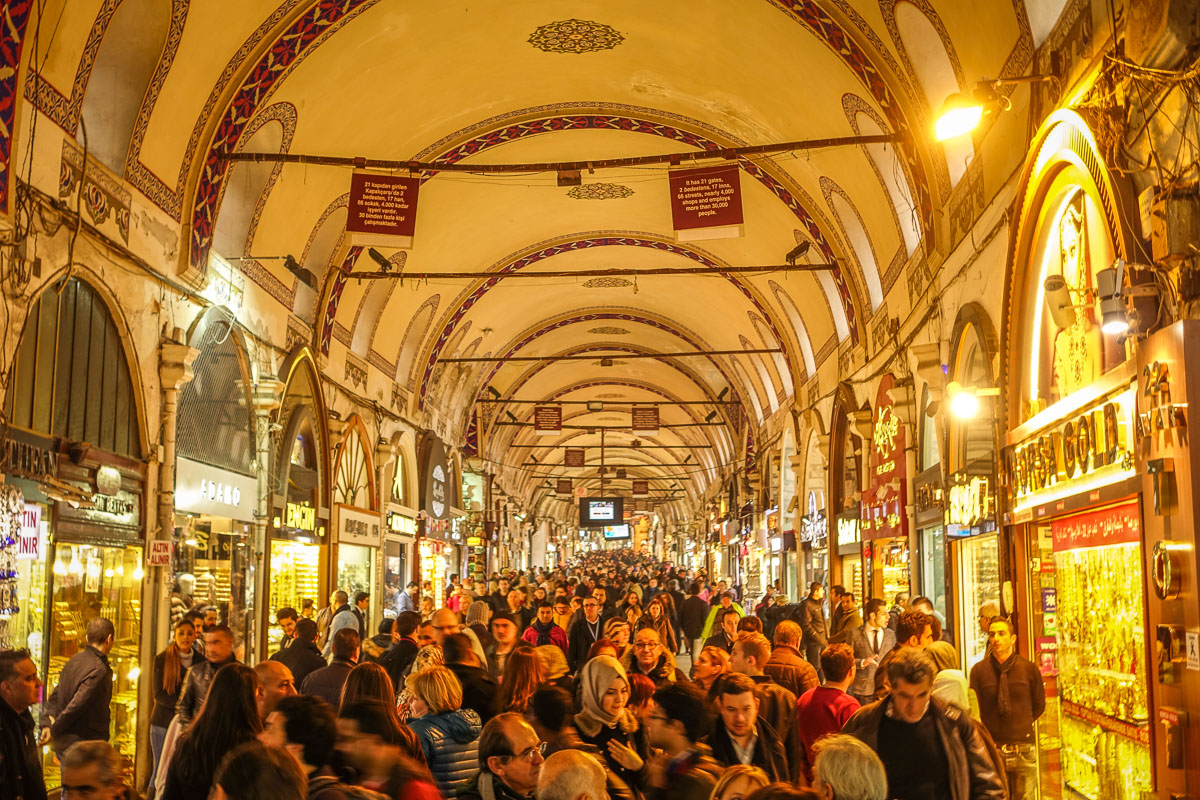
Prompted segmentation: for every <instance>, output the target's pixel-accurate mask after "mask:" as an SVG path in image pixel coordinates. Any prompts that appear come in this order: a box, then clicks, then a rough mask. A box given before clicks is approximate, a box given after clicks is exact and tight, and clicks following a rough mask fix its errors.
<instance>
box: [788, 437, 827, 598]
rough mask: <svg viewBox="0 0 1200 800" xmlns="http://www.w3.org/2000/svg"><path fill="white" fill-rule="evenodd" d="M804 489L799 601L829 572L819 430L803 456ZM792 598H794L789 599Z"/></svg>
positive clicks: (800, 511)
mask: <svg viewBox="0 0 1200 800" xmlns="http://www.w3.org/2000/svg"><path fill="white" fill-rule="evenodd" d="M803 475H804V488H803V490H802V492H801V494H800V496H799V500H800V509H799V510H798V512H797V517H798V518H799V525H798V527H799V532H800V533H799V537H798V539H799V546H800V559H801V565H800V569H801V573H800V576H799V578H798V582H797V586H796V589H795V592H794V599H795V600H796V601H797V602H798V601H799V600H801V599H802V598H803V597H804V596H805V595H806V594H808V587H809V586H810V585H812V584H813V583H814V582H816V583H825V582H826V578H827V577H828V575H829V517H828V516H827V512H826V506H825V456H824V454H822V453H821V447H820V444H819V438H818V436H817V434H816V433H813V434H812V435H811V436H809V439H808V447H806V448H805V455H804V473H803ZM789 599H792V598H789Z"/></svg>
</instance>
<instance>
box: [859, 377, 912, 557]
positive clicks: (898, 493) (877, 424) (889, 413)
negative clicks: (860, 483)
mask: <svg viewBox="0 0 1200 800" xmlns="http://www.w3.org/2000/svg"><path fill="white" fill-rule="evenodd" d="M895 383H896V379H895V378H894V377H893V376H891V375H884V376H883V380H882V381H880V382H879V392H878V393H877V394H876V396H875V413H874V425H873V426H872V428H871V441H870V442H869V443H868V444H869V448H870V451H871V457H870V459H869V461H868V463H869V464H870V474H869V475H868V478H869V480H868V482H867V485H868V487H869V488H868V489H867V491H866V492H864V493H863V502H862V513H861V520H862V538H863V541H870V540H873V539H887V538H891V537H895V536H908V512H907V511H906V510H905V503H906V500H907V497H908V487H907V485H906V484H907V482H908V467H907V462H906V460H905V441H906V436H905V430H904V425H903V424H902V423H901V422H900V417H899V416H898V415H897V414H896V401H895V399H894V398H893V397H892V389H893V387H894V386H895Z"/></svg>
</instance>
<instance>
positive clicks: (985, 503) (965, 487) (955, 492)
mask: <svg viewBox="0 0 1200 800" xmlns="http://www.w3.org/2000/svg"><path fill="white" fill-rule="evenodd" d="M990 484H991V481H989V480H988V479H987V478H986V477H984V476H982V475H972V476H967V475H963V474H961V473H960V474H958V475H955V476H954V483H953V485H951V487H950V492H949V501H950V502H949V505H948V506H947V508H946V523H947V524H948V525H959V526H962V527H965V528H972V527H974V526H976V525H979V524H981V523H982V522H984V521H985V520H987V519H989V518H990V517H991V515H992V495H991V487H990Z"/></svg>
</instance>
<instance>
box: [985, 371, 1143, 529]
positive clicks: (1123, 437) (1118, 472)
mask: <svg viewBox="0 0 1200 800" xmlns="http://www.w3.org/2000/svg"><path fill="white" fill-rule="evenodd" d="M1133 408H1134V390H1133V388H1127V389H1125V390H1124V391H1122V392H1121V393H1120V394H1118V395H1115V396H1112V397H1109V398H1105V399H1103V400H1100V401H1099V402H1098V403H1096V404H1095V405H1093V406H1091V407H1089V408H1085V409H1083V410H1080V411H1077V412H1074V413H1072V414H1070V415H1068V416H1067V418H1066V419H1063V420H1061V421H1058V422H1055V423H1052V424H1051V425H1049V426H1047V427H1045V428H1043V429H1042V430H1041V431H1040V432H1039V433H1037V434H1035V435H1033V436H1030V437H1028V438H1026V439H1024V440H1022V441H1021V442H1020V443H1019V444H1017V445H1015V446H1013V447H1010V448H1009V449H1008V453H1007V458H1006V468H1007V470H1008V479H1009V485H1010V486H1011V487H1012V493H1013V499H1014V509H1015V510H1016V511H1021V510H1024V509H1027V508H1030V507H1032V506H1034V505H1037V504H1039V503H1044V502H1048V501H1051V500H1056V499H1059V498H1061V497H1064V496H1068V495H1071V494H1076V493H1078V492H1082V491H1086V490H1089V489H1095V488H1098V487H1100V486H1106V485H1108V484H1110V483H1114V482H1116V481H1118V480H1121V479H1123V478H1126V477H1128V476H1130V475H1132V474H1133V471H1134V470H1133V453H1132V452H1131V449H1130V445H1131V435H1132V426H1133Z"/></svg>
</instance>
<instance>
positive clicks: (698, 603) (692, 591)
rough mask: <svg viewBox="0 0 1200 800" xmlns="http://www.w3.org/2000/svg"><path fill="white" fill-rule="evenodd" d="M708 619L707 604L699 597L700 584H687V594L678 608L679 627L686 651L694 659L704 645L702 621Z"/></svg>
mask: <svg viewBox="0 0 1200 800" xmlns="http://www.w3.org/2000/svg"><path fill="white" fill-rule="evenodd" d="M707 617H708V602H707V601H706V600H705V599H704V598H702V597H700V584H699V583H697V582H696V581H692V582H691V583H689V584H688V594H687V597H686V598H685V599H684V601H683V603H682V604H681V605H680V607H679V627H680V628H681V629H682V630H683V640H684V642H685V643H686V645H687V651H688V653H690V654H691V655H692V657H693V658H694V657H695V656H696V655H697V654H698V653H699V652H700V650H702V649H703V647H704V643H703V642H702V641H700V634H701V633H703V631H704V620H705V619H706V618H707Z"/></svg>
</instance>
